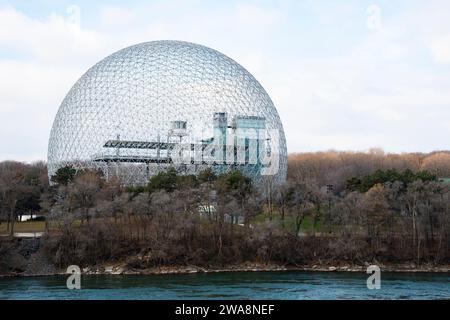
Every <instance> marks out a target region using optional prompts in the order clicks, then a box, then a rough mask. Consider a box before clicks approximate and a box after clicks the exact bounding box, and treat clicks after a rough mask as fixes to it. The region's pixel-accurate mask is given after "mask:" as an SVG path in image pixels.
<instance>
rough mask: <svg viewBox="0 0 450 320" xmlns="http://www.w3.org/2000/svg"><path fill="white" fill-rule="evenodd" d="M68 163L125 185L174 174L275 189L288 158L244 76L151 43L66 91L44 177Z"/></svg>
mask: <svg viewBox="0 0 450 320" xmlns="http://www.w3.org/2000/svg"><path fill="white" fill-rule="evenodd" d="M67 165H70V166H73V167H75V168H77V169H81V168H91V169H100V170H102V171H103V173H104V175H105V177H106V178H109V177H111V176H117V177H119V178H120V180H121V181H122V182H123V184H125V185H144V184H146V183H147V182H148V180H149V178H150V177H151V176H153V175H154V174H156V173H158V172H161V171H162V170H167V169H168V168H172V167H174V168H176V170H177V171H178V172H179V173H180V174H196V173H198V172H199V171H201V170H204V169H206V168H211V169H212V170H214V172H216V173H224V172H228V171H231V170H240V171H242V172H243V173H244V174H246V175H247V176H249V177H250V178H252V179H253V180H254V181H258V180H261V179H266V178H270V179H271V180H273V181H274V182H276V183H281V182H283V181H284V180H285V179H286V169H287V150H286V140H285V136H284V131H283V126H282V123H281V120H280V117H279V115H278V113H277V110H276V108H275V106H274V105H273V103H272V100H271V99H270V97H269V95H268V94H267V92H266V91H265V90H264V89H263V87H262V86H261V85H260V84H259V82H258V81H257V80H256V79H255V78H254V77H253V76H252V75H251V74H250V73H249V72H248V71H247V70H245V69H244V68H243V67H242V66H240V65H239V64H238V63H236V62H235V61H234V60H232V59H231V58H228V57H227V56H225V55H223V54H221V53H220V52H218V51H216V50H213V49H210V48H207V47H205V46H201V45H197V44H193V43H188V42H182V41H153V42H146V43H141V44H137V45H134V46H131V47H128V48H125V49H122V50H120V51H117V52H116V53H113V54H112V55H110V56H108V57H106V58H105V59H103V60H101V61H100V62H98V63H97V64H96V65H94V66H93V67H92V68H90V69H89V70H88V71H87V72H86V73H85V74H84V75H83V76H82V77H81V78H80V79H79V80H78V81H77V82H76V83H75V85H74V86H73V87H72V88H71V90H70V91H69V93H68V94H67V96H66V97H65V99H64V100H63V102H62V104H61V106H60V108H59V110H58V112H57V115H56V117H55V120H54V123H53V127H52V130H51V133H50V140H49V146H48V168H49V178H50V177H51V176H52V175H54V174H55V172H56V171H57V169H58V168H61V167H64V166H67Z"/></svg>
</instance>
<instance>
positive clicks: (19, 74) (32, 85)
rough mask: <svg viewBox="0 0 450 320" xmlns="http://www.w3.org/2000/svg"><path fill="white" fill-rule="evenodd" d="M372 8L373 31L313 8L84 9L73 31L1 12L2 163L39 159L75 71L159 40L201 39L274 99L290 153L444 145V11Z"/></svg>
mask: <svg viewBox="0 0 450 320" xmlns="http://www.w3.org/2000/svg"><path fill="white" fill-rule="evenodd" d="M297 6H300V9H299V8H298V7H297ZM306 6H314V8H313V9H311V10H309V11H305V10H304V8H305V7H306ZM380 8H381V12H382V28H381V29H379V30H378V31H370V30H367V28H366V26H365V18H366V15H367V12H366V8H365V7H364V6H361V7H356V8H355V7H349V6H348V5H337V4H333V6H332V7H330V6H329V5H327V6H326V7H323V6H321V5H320V4H318V3H316V2H310V3H308V2H305V3H301V4H299V3H298V2H296V1H292V2H289V1H288V2H285V3H284V4H280V5H278V6H270V5H262V4H255V3H253V2H252V4H249V3H242V2H239V3H238V4H236V5H231V4H223V3H222V4H220V5H218V4H214V5H213V4H208V5H206V4H201V3H200V2H197V1H190V2H188V1H175V2H167V1H162V2H152V3H149V4H148V3H145V4H138V5H133V4H130V5H127V6H126V7H119V6H107V7H106V6H103V7H100V8H98V10H97V12H95V10H94V9H91V8H90V7H84V6H83V7H81V8H80V9H81V11H80V17H81V24H77V23H74V21H76V19H75V20H74V19H72V18H73V17H71V15H70V12H65V11H62V12H60V13H51V11H49V14H48V15H46V16H43V17H38V18H37V17H31V16H30V15H27V14H24V13H23V12H21V11H19V10H17V9H15V8H13V7H11V6H8V7H0V48H2V50H1V52H0V119H1V126H0V136H2V137H8V139H6V140H7V141H6V142H5V143H2V144H1V145H0V160H1V159H7V158H15V159H18V160H35V159H43V158H45V157H46V145H47V140H48V135H49V131H50V127H51V122H52V120H53V117H54V115H55V113H56V110H57V108H58V106H59V104H60V103H61V101H62V99H63V97H64V96H65V94H66V93H67V91H68V90H69V89H70V87H71V86H72V85H73V84H74V83H75V81H76V80H77V79H78V78H79V77H80V76H81V75H82V73H84V72H85V71H86V70H87V69H88V68H89V67H90V66H92V65H93V64H94V63H96V62H97V61H99V60H100V59H101V58H103V57H105V56H107V55H109V54H110V53H112V52H114V51H116V50H118V49H121V48H123V47H125V46H128V45H132V44H134V43H138V42H143V41H151V40H157V39H179V40H186V41H192V42H197V43H201V44H204V45H207V46H210V47H212V48H214V49H217V50H219V51H221V52H223V53H225V54H227V55H229V56H230V57H231V58H233V59H235V60H236V61H237V62H239V63H241V64H242V65H243V66H244V67H246V68H247V69H248V70H249V71H250V72H251V73H253V75H254V76H255V77H256V78H257V79H258V80H259V81H260V82H261V84H262V85H263V86H264V88H265V89H266V90H267V91H268V93H269V95H270V96H271V97H272V99H273V100H274V103H275V105H276V107H277V109H278V110H279V113H280V116H281V118H282V120H283V124H284V127H285V132H286V136H287V140H288V147H289V151H291V152H299V151H306V150H321V149H332V148H334V149H346V150H349V149H360V150H366V149H369V148H371V147H374V146H380V147H383V148H385V149H387V150H388V151H415V150H422V151H428V150H432V149H450V144H449V141H448V136H449V135H450V126H449V125H448V121H447V120H446V119H450V91H449V90H448V88H449V87H450V70H448V69H445V68H446V67H447V64H449V63H450V45H449V44H450V17H449V15H450V4H448V3H447V2H440V3H439V2H437V3H434V2H433V3H420V4H411V5H409V6H408V7H407V8H406V10H403V11H401V12H391V11H390V8H391V7H390V6H389V5H383V4H380ZM447 9H448V10H447ZM88 10H89V12H90V13H91V16H94V17H95V18H97V19H94V21H87V20H86V19H88V18H89V15H88V14H87V12H88ZM295 10H297V11H295ZM315 14H317V15H316V16H315ZM311 15H312V16H311ZM344 24H345V25H348V26H350V27H354V26H357V27H358V28H359V29H358V28H357V29H355V30H353V29H351V28H350V29H345V30H350V31H349V33H345V32H340V29H339V28H341V27H342V26H343V25H344ZM352 30H353V31H352ZM316 34H317V35H316ZM308 36H310V37H308ZM322 37H323V38H322ZM327 37H328V38H327ZM333 37H341V38H338V40H341V41H335V42H334V41H333V40H335V39H334V38H333ZM328 42H329V44H328ZM322 43H326V44H328V45H324V46H323V47H321V46H320V44H322ZM280 45H281V47H280ZM316 53H317V54H316ZM18 128H20V130H18Z"/></svg>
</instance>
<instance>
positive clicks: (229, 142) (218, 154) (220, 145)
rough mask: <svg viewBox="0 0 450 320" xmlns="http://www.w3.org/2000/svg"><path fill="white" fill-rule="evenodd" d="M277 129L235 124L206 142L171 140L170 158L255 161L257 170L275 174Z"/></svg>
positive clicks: (236, 162)
mask: <svg viewBox="0 0 450 320" xmlns="http://www.w3.org/2000/svg"><path fill="white" fill-rule="evenodd" d="M279 158H280V132H279V130H277V129H269V130H267V129H253V128H245V129H240V128H237V129H236V130H234V131H233V132H232V133H227V134H226V135H225V134H224V135H219V136H216V137H215V139H214V140H213V141H212V142H211V143H209V144H206V143H198V144H192V143H184V142H177V143H174V146H173V148H172V149H171V159H172V162H173V163H174V164H176V165H182V164H207V165H230V166H231V165H235V166H240V165H259V166H260V174H261V175H264V176H270V175H275V174H277V173H278V170H279V167H280V161H279V160H280V159H279Z"/></svg>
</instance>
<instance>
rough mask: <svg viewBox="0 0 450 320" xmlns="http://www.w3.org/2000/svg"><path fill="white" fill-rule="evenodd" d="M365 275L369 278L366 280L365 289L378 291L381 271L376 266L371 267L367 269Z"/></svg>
mask: <svg viewBox="0 0 450 320" xmlns="http://www.w3.org/2000/svg"><path fill="white" fill-rule="evenodd" d="M366 273H367V274H370V276H369V277H368V278H367V289H369V290H373V289H380V288H381V269H380V267H379V266H377V265H371V266H368V267H367V270H366Z"/></svg>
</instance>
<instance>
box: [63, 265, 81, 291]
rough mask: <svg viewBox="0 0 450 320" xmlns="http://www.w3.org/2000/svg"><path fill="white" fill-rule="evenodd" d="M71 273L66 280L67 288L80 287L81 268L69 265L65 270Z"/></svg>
mask: <svg viewBox="0 0 450 320" xmlns="http://www.w3.org/2000/svg"><path fill="white" fill-rule="evenodd" d="M66 273H69V274H71V275H70V276H69V277H68V278H67V281H66V285H67V289H69V290H73V289H78V290H79V289H81V269H80V267H79V266H77V265H71V266H69V267H68V268H67V272H66Z"/></svg>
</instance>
